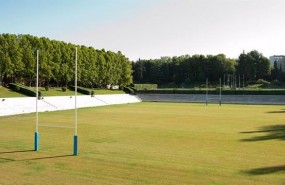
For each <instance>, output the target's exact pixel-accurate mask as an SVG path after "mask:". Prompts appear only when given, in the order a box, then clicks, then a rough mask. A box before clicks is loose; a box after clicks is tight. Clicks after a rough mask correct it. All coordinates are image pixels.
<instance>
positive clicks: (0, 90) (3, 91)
mask: <svg viewBox="0 0 285 185" xmlns="http://www.w3.org/2000/svg"><path fill="white" fill-rule="evenodd" d="M14 97H26V95H24V94H21V93H18V92H15V91H12V90H10V89H8V88H6V87H2V86H0V98H14Z"/></svg>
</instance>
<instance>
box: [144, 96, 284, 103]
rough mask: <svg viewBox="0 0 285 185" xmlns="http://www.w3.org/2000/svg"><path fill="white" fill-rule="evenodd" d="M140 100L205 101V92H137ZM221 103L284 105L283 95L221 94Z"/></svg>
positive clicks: (211, 98)
mask: <svg viewBox="0 0 285 185" xmlns="http://www.w3.org/2000/svg"><path fill="white" fill-rule="evenodd" d="M138 97H139V98H140V99H141V100H142V101H153V102H192V103H205V102H206V95H205V94H138ZM219 99H220V97H219V95H208V103H219ZM222 103H232V104H260V105H284V104H285V96H284V95H222Z"/></svg>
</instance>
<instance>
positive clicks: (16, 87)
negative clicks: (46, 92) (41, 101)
mask: <svg viewBox="0 0 285 185" xmlns="http://www.w3.org/2000/svg"><path fill="white" fill-rule="evenodd" d="M9 88H10V89H11V90H13V91H17V92H20V93H22V94H25V95H27V96H32V97H36V96H37V92H36V91H34V90H31V89H30V88H29V87H27V86H24V85H22V84H15V83H9ZM39 97H41V92H39Z"/></svg>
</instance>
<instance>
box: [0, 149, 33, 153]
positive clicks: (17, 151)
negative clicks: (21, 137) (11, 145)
mask: <svg viewBox="0 0 285 185" xmlns="http://www.w3.org/2000/svg"><path fill="white" fill-rule="evenodd" d="M33 151H35V150H16V151H8V152H0V154H14V153H25V152H33Z"/></svg>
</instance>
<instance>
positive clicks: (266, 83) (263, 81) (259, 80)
mask: <svg viewBox="0 0 285 185" xmlns="http://www.w3.org/2000/svg"><path fill="white" fill-rule="evenodd" d="M256 83H258V84H262V85H269V84H270V82H268V81H266V80H263V79H258V80H257V81H256Z"/></svg>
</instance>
